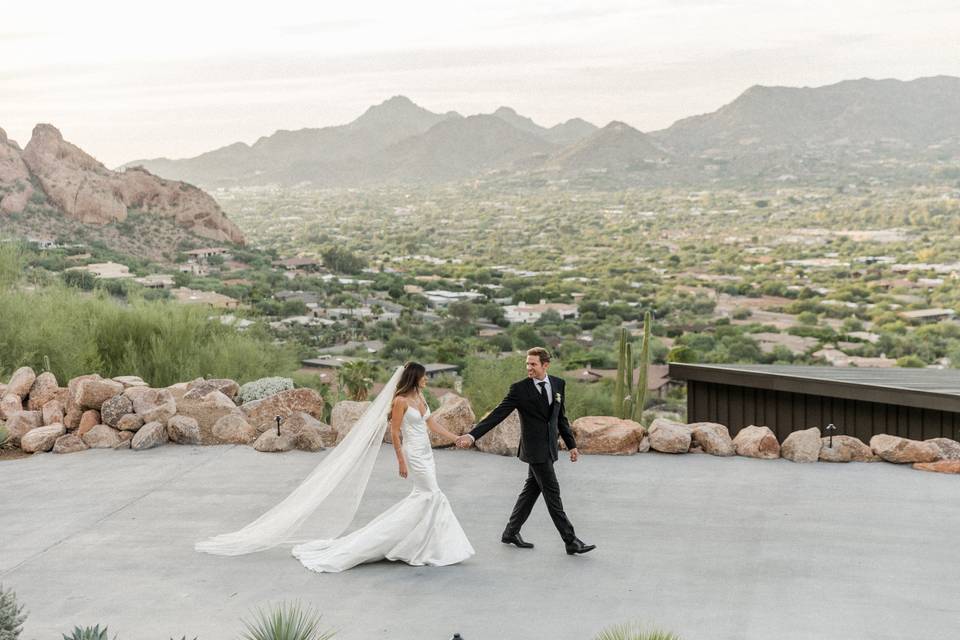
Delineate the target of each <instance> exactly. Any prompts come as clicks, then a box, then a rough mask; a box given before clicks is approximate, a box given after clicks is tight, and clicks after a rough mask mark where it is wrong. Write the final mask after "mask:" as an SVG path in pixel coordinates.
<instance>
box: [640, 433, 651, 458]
mask: <svg viewBox="0 0 960 640" xmlns="http://www.w3.org/2000/svg"><path fill="white" fill-rule="evenodd" d="M647 451H650V434H649V433H648V434H646V435H645V436H643V440H641V441H640V448H639V449H637V453H646V452H647Z"/></svg>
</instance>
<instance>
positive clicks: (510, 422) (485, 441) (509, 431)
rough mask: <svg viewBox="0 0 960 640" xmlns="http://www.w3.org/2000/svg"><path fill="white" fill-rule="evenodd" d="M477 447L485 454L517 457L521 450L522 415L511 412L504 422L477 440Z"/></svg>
mask: <svg viewBox="0 0 960 640" xmlns="http://www.w3.org/2000/svg"><path fill="white" fill-rule="evenodd" d="M476 447H477V449H479V450H480V451H483V452H484V453H495V454H497V455H500V456H515V455H517V450H518V449H519V448H520V414H519V413H517V412H516V411H512V412H510V415H508V416H507V417H506V418H504V420H503V422H501V423H500V424H498V425H497V426H495V427H494V428H493V429H491V430H490V431H488V432H487V433H485V434H484V436H483V437H482V438H480V439H479V440H477V442H476Z"/></svg>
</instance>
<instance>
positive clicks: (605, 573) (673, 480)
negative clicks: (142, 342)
mask: <svg viewBox="0 0 960 640" xmlns="http://www.w3.org/2000/svg"><path fill="white" fill-rule="evenodd" d="M323 455H325V454H324V453H318V454H308V453H302V452H292V453H287V454H283V455H265V454H261V453H257V452H256V451H254V450H253V449H251V448H249V447H232V446H217V447H181V446H173V445H171V446H165V447H162V448H159V449H154V450H151V451H144V452H131V451H109V450H106V451H105V450H91V451H86V452H83V453H76V454H70V455H64V456H60V455H54V454H42V455H37V456H34V457H31V458H25V459H18V460H8V461H4V462H0V582H3V583H4V584H5V585H6V586H8V587H12V588H14V589H15V590H16V591H17V595H18V597H19V599H20V601H21V602H23V603H25V604H26V606H27V608H28V609H29V612H30V617H29V619H28V621H27V624H26V628H25V633H24V640H37V639H43V638H53V637H59V635H60V632H65V631H68V630H69V629H72V627H73V626H74V625H78V624H79V625H86V624H89V625H93V624H95V623H99V624H101V625H102V624H107V625H109V627H110V631H111V637H112V636H113V633H114V632H116V633H118V634H119V639H120V640H157V639H160V640H166V639H167V638H169V637H171V636H172V637H175V638H180V637H181V635H183V634H186V635H187V637H188V638H192V637H193V636H194V635H198V636H199V637H200V639H201V640H220V639H223V640H228V639H235V638H237V637H239V634H240V631H241V630H242V625H241V623H240V618H241V617H242V616H246V615H247V613H248V612H249V611H250V609H251V608H252V607H255V606H257V605H262V604H265V603H269V602H276V601H278V600H281V599H285V598H297V599H301V600H303V601H305V602H308V603H314V604H316V605H318V606H319V607H320V609H321V610H322V611H323V613H324V620H325V622H326V623H327V625H328V626H330V627H334V628H337V629H339V630H340V631H339V633H338V634H337V640H371V639H373V638H390V639H392V640H426V639H436V640H445V639H448V638H450V637H451V636H452V635H453V633H454V632H455V631H459V632H460V633H462V634H463V637H464V638H465V640H521V639H523V640H527V639H530V640H546V639H550V640H554V639H560V640H565V639H571V640H573V639H582V640H589V639H591V638H593V636H594V634H595V633H596V632H598V631H599V630H600V629H601V628H603V627H605V626H607V625H610V624H612V623H620V622H626V621H632V620H637V621H641V622H643V623H646V624H649V625H654V626H656V627H660V628H663V629H668V630H672V631H675V632H677V633H679V634H681V635H682V637H683V638H685V639H686V640H694V639H700V640H719V639H731V640H732V639H736V640H751V639H756V640H772V639H776V640H790V639H796V640H810V639H812V638H816V639H821V638H823V639H827V638H838V639H844V640H851V639H857V638H864V639H866V638H869V639H870V640H881V639H884V638H889V639H891V640H892V639H897V640H901V639H902V638H922V637H930V638H946V637H955V636H956V634H957V628H958V627H957V624H958V622H960V599H958V597H957V594H958V593H960V571H958V570H957V567H958V566H960V537H958V535H957V532H958V531H960V478H957V477H956V476H947V475H940V474H933V473H924V472H919V471H914V470H912V469H909V468H904V467H898V466H895V465H892V464H886V463H875V464H835V465H831V464H826V463H820V464H814V465H799V464H794V463H791V462H789V461H786V460H776V461H759V460H753V459H746V458H726V459H721V458H714V457H711V456H708V455H692V454H691V455H685V456H670V455H665V454H656V453H648V454H641V455H637V456H633V457H624V458H620V457H604V456H587V457H585V458H584V459H583V460H581V462H578V463H577V464H575V465H572V464H570V462H569V461H567V460H561V462H560V464H559V467H558V474H559V477H560V482H561V486H562V488H563V492H564V501H565V506H566V509H567V512H568V514H569V515H570V517H571V519H572V521H573V523H574V524H575V525H576V526H577V531H578V533H579V535H580V537H581V538H583V539H584V540H586V541H588V542H591V543H596V544H597V545H598V547H599V548H598V549H597V551H595V552H593V553H591V554H588V555H586V556H582V557H568V556H567V555H566V554H565V553H564V551H563V547H562V546H561V543H560V540H559V538H558V537H557V534H556V532H555V531H554V529H553V527H552V525H551V523H550V521H549V518H548V516H547V513H546V509H545V508H543V506H542V503H541V504H539V505H538V507H537V508H536V509H535V510H534V515H533V517H532V518H531V520H530V521H529V522H528V524H527V526H526V527H525V529H524V531H523V533H524V535H525V536H526V537H527V538H528V539H529V540H532V541H534V542H536V544H537V547H536V549H534V550H532V551H524V550H520V549H516V548H513V547H507V546H505V545H502V544H501V543H500V542H499V535H500V531H501V528H502V526H503V523H504V521H505V518H506V517H507V515H508V513H509V510H510V508H511V506H512V504H513V500H514V497H515V495H516V493H517V491H518V490H519V488H520V484H521V482H522V480H523V478H524V476H525V473H526V472H525V468H524V467H523V466H522V465H521V464H520V463H519V462H518V461H517V460H515V459H511V458H503V457H498V456H492V455H485V454H481V453H478V452H476V451H455V450H444V451H438V452H437V463H438V468H439V475H440V484H441V486H442V487H444V489H445V491H446V493H447V495H448V496H449V498H450V501H451V503H452V504H453V507H454V509H455V511H456V512H457V515H458V516H459V518H460V520H461V523H462V524H463V526H464V529H465V530H466V532H467V535H468V536H469V537H470V539H471V541H472V542H473V545H474V547H475V548H476V549H477V555H476V556H474V557H473V558H472V559H470V560H469V561H468V562H466V563H464V564H462V565H458V566H454V567H445V568H429V567H408V566H405V565H399V564H393V563H385V562H381V563H376V564H371V565H365V566H362V567H358V568H357V569H355V570H352V571H348V572H345V573H341V574H325V575H319V574H315V573H312V572H309V571H307V570H305V569H303V568H302V567H301V565H300V564H299V563H298V562H297V561H296V560H295V559H294V558H293V557H291V556H290V555H289V550H288V549H286V548H277V549H273V550H271V551H267V552H264V553H258V554H253V555H248V556H242V557H236V558H223V557H214V556H208V555H203V554H198V553H195V552H194V551H193V543H194V541H196V540H198V539H200V538H203V537H206V536H208V535H210V534H216V533H221V532H225V531H230V530H233V529H235V528H237V527H238V526H240V525H243V524H246V523H247V522H249V521H250V520H252V519H253V518H254V517H256V516H257V515H259V514H260V513H261V512H262V511H263V510H264V509H265V508H266V507H269V506H271V505H273V504H274V503H276V502H277V501H278V500H280V499H281V498H282V497H284V496H285V495H286V494H287V492H288V491H289V490H290V489H292V488H293V487H294V486H296V485H297V484H298V483H299V481H300V479H301V478H302V477H303V476H304V475H305V474H306V473H307V471H308V470H309V469H311V468H312V467H313V465H314V464H315V463H316V461H317V459H318V458H319V457H320V456H323ZM394 467H395V463H394V460H393V453H392V451H391V450H389V449H387V448H384V449H383V451H381V456H380V460H379V461H378V464H377V467H376V469H375V472H374V476H373V478H372V480H371V484H370V487H369V490H368V494H367V498H366V499H365V501H364V503H363V505H362V507H361V511H360V513H359V514H358V518H357V521H358V522H365V521H367V520H369V519H370V518H371V517H373V516H374V515H375V514H376V513H378V512H379V511H381V510H383V509H384V508H386V507H387V506H388V505H390V504H391V503H392V502H393V501H395V500H397V499H399V498H400V497H401V496H402V495H403V494H404V493H406V487H407V486H408V485H406V483H404V482H403V481H401V480H400V479H399V478H398V477H396V472H395V468H394Z"/></svg>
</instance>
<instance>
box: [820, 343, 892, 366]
mask: <svg viewBox="0 0 960 640" xmlns="http://www.w3.org/2000/svg"><path fill="white" fill-rule="evenodd" d="M813 357H814V358H822V359H823V360H826V361H827V362H829V363H830V364H831V365H832V366H834V367H861V368H865V369H890V368H892V367H895V366H897V361H896V360H892V359H890V358H887V357H886V356H883V355H881V356H880V357H879V358H865V357H862V356H848V355H847V354H845V353H844V352H843V351H840V350H839V349H835V348H833V346H831V345H827V346H826V347H824V348H823V349H820V350H819V351H814V352H813Z"/></svg>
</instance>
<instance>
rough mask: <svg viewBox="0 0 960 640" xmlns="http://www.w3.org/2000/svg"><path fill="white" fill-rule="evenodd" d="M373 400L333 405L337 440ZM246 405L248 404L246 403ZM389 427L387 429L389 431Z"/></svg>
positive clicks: (333, 421)
mask: <svg viewBox="0 0 960 640" xmlns="http://www.w3.org/2000/svg"><path fill="white" fill-rule="evenodd" d="M371 404H373V403H371V402H369V401H366V402H355V401H353V400H344V401H342V402H338V403H337V404H335V405H333V409H332V410H331V411H330V426H331V427H333V429H334V430H335V431H336V432H337V442H336V444H340V443H341V442H343V439H344V438H346V437H347V434H348V433H350V430H351V429H353V425H354V424H356V423H357V420H359V419H360V416H362V415H363V413H364V412H365V411H366V410H367V407H369V406H370V405H371ZM244 406H246V405H244ZM389 430H390V429H389V427H388V428H387V431H389Z"/></svg>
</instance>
